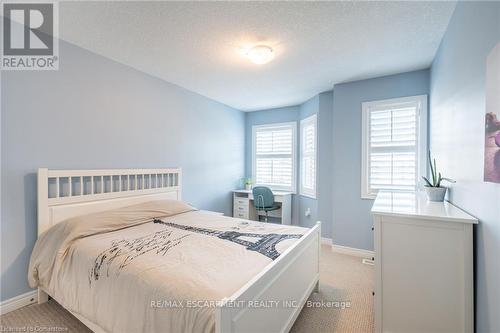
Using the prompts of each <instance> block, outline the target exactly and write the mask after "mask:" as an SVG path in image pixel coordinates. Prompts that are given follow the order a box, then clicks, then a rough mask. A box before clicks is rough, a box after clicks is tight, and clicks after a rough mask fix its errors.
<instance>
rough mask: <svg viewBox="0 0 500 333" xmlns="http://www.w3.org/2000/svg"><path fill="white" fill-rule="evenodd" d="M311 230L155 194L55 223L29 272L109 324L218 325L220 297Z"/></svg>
mask: <svg viewBox="0 0 500 333" xmlns="http://www.w3.org/2000/svg"><path fill="white" fill-rule="evenodd" d="M158 207H160V208H159V209H158ZM165 207H167V208H168V209H164V208H165ZM157 217H160V219H156V220H155V218H157ZM306 231H307V230H306V229H304V228H299V227H291V226H282V225H276V224H267V223H259V222H251V221H247V220H240V219H234V218H228V217H223V216H218V215H214V214H207V213H203V212H199V211H195V210H194V209H193V208H191V207H189V206H187V205H185V204H183V203H180V202H177V201H170V200H167V201H161V202H160V201H158V202H152V203H148V204H146V205H144V204H143V205H138V206H134V207H127V208H124V209H119V210H114V211H110V212H104V213H98V214H93V215H89V216H86V217H83V218H77V219H73V220H68V221H65V222H62V223H59V224H57V225H56V226H54V227H52V228H51V229H49V230H48V231H47V232H45V233H44V234H42V235H41V236H40V238H39V240H38V241H37V244H36V246H35V249H34V250H33V254H32V258H31V261H30V269H29V282H30V286H31V287H42V288H43V289H44V290H46V291H47V292H48V293H49V294H50V295H52V296H53V297H54V298H56V299H57V300H58V301H60V302H61V303H62V305H63V306H64V307H66V308H67V309H69V310H71V311H72V312H75V313H77V314H80V315H82V316H83V317H85V318H86V319H88V320H90V321H92V322H93V323H95V324H97V325H98V326H99V327H101V328H102V329H104V330H105V331H107V332H212V331H214V325H215V318H214V311H215V307H214V306H215V305H216V301H220V300H222V299H223V298H225V297H229V296H231V295H232V294H233V293H235V292H236V291H237V290H238V289H239V288H241V287H242V286H243V285H244V284H245V283H246V282H248V281H249V280H250V279H251V278H252V277H254V276H255V275H257V274H258V273H259V272H260V271H261V270H263V268H264V267H265V266H266V265H268V264H269V263H271V262H272V260H273V259H276V258H277V256H279V254H280V253H282V252H283V251H284V250H285V249H287V248H288V247H289V246H290V245H292V244H293V243H294V242H296V241H297V240H298V239H299V238H300V237H301V235H303V234H304V233H305V232H306ZM256 236H258V237H256Z"/></svg>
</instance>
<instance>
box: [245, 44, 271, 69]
mask: <svg viewBox="0 0 500 333" xmlns="http://www.w3.org/2000/svg"><path fill="white" fill-rule="evenodd" d="M245 55H246V56H247V58H248V59H250V61H251V62H253V63H254V64H257V65H263V64H267V63H268V62H269V61H271V60H273V59H274V51H273V49H272V48H270V47H269V46H266V45H257V46H254V47H252V48H251V49H249V50H248V51H247V52H246V54H245Z"/></svg>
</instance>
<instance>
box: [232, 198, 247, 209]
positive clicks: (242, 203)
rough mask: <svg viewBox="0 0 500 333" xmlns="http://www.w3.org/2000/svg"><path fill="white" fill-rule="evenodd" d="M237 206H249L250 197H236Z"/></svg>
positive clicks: (235, 203) (235, 204)
mask: <svg viewBox="0 0 500 333" xmlns="http://www.w3.org/2000/svg"><path fill="white" fill-rule="evenodd" d="M236 206H246V207H248V199H247V198H234V207H236Z"/></svg>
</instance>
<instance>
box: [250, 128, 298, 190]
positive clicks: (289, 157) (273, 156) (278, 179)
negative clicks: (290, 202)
mask: <svg viewBox="0 0 500 333" xmlns="http://www.w3.org/2000/svg"><path fill="white" fill-rule="evenodd" d="M295 126H296V125H295V123H286V124H273V125H264V126H254V127H253V155H254V156H253V178H254V180H255V183H256V184H257V185H266V186H269V187H271V188H273V189H281V190H289V191H292V190H293V189H294V187H295V184H294V173H295V165H294V164H295V163H294V159H295V157H294V156H295V154H294V151H295Z"/></svg>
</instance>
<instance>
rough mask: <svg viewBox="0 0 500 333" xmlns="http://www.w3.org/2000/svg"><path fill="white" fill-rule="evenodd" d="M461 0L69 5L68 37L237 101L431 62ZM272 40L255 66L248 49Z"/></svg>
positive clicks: (64, 31)
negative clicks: (268, 58)
mask: <svg viewBox="0 0 500 333" xmlns="http://www.w3.org/2000/svg"><path fill="white" fill-rule="evenodd" d="M454 7H455V2H421V1H416V2H388V1H382V2H374V1H370V2H61V3H60V14H59V20H60V28H59V29H60V36H61V38H62V39H64V40H67V41H69V42H72V43H74V44H76V45H79V46H81V47H83V48H86V49H89V50H91V51H93V52H95V53H98V54H101V55H103V56H106V57H108V58H111V59H114V60H116V61H118V62H121V63H124V64H127V65H129V66H131V67H134V68H136V69H138V70H140V71H143V72H145V73H148V74H151V75H154V76H156V77H159V78H161V79H164V80H166V81H169V82H172V83H174V84H177V85H179V86H182V87H184V88H187V89H189V90H192V91H195V92H197V93H199V94H201V95H204V96H207V97H210V98H212V99H214V100H217V101H219V102H222V103H225V104H227V105H229V106H232V107H234V108H237V109H240V110H245V111H251V110H258V109H265V108H272V107H280V106H288V105H296V104H299V103H302V102H304V101H305V100H307V99H308V98H310V97H312V96H314V95H315V94H317V93H319V92H322V91H326V90H331V89H332V87H333V85H334V84H336V83H339V82H346V81H352V80H358V79H365V78H370V77H377V76H381V75H389V74H394V73H399V72H405V71H411V70H416V69H422V68H427V67H428V66H429V65H430V64H431V61H432V59H433V57H434V54H435V53H436V50H437V48H438V45H439V43H440V40H441V37H442V35H443V33H444V31H445V29H446V27H447V25H448V21H449V19H450V16H451V14H452V12H453V9H454ZM262 43H263V44H268V45H270V46H271V47H273V48H274V49H275V51H276V58H275V59H274V60H273V61H272V62H270V63H268V64H266V65H261V66H259V65H255V64H253V63H251V62H249V61H248V59H246V58H244V57H243V56H242V55H241V50H242V48H243V47H248V46H252V45H255V44H262Z"/></svg>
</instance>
